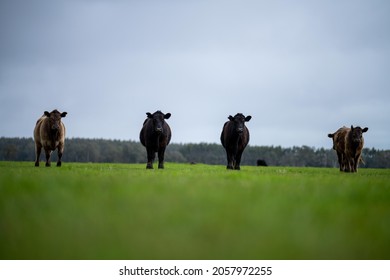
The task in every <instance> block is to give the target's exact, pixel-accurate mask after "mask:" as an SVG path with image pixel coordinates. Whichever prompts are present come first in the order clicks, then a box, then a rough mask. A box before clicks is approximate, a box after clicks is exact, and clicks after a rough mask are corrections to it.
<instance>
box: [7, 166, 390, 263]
mask: <svg viewBox="0 0 390 280" xmlns="http://www.w3.org/2000/svg"><path fill="white" fill-rule="evenodd" d="M0 259H223V260H224V259H390V170H389V169H363V168H362V169H360V170H359V172H358V173H355V174H350V173H342V172H339V171H338V169H337V168H332V169H330V168H290V167H260V168H259V167H250V166H242V168H241V171H232V170H226V167H225V166H221V165H202V164H196V165H190V164H174V163H169V162H168V163H166V165H165V170H158V169H154V170H146V169H145V164H144V163H143V164H93V163H89V164H87V163H84V164H81V163H67V162H65V163H64V164H63V166H62V167H60V168H58V167H55V166H52V167H51V168H46V167H43V166H41V167H39V168H36V167H34V163H33V162H0Z"/></svg>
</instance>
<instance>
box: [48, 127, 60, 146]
mask: <svg viewBox="0 0 390 280" xmlns="http://www.w3.org/2000/svg"><path fill="white" fill-rule="evenodd" d="M58 134H59V130H58V129H55V130H53V129H51V130H50V140H51V141H52V143H55V142H56V141H57V139H58Z"/></svg>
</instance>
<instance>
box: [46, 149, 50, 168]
mask: <svg viewBox="0 0 390 280" xmlns="http://www.w3.org/2000/svg"><path fill="white" fill-rule="evenodd" d="M45 155H46V167H50V166H51V162H50V155H51V150H49V149H45Z"/></svg>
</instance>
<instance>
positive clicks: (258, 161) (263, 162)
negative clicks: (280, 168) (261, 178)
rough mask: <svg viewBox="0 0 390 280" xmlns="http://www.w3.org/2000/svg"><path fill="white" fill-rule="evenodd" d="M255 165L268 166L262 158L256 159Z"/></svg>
mask: <svg viewBox="0 0 390 280" xmlns="http://www.w3.org/2000/svg"><path fill="white" fill-rule="evenodd" d="M257 166H268V164H267V162H266V161H265V160H264V159H258V160H257Z"/></svg>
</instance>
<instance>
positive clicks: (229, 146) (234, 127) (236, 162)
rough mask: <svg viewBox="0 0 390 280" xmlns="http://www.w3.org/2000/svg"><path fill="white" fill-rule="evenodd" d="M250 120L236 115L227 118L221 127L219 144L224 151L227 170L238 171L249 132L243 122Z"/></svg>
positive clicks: (247, 117)
mask: <svg viewBox="0 0 390 280" xmlns="http://www.w3.org/2000/svg"><path fill="white" fill-rule="evenodd" d="M251 118H252V117H251V116H246V117H245V116H244V115H243V114H241V113H238V114H236V115H235V116H234V117H232V116H229V117H228V119H229V121H227V122H225V124H224V125H223V128H222V133H221V143H222V146H223V147H224V148H225V150H226V156H227V166H226V168H227V169H235V170H240V163H241V156H242V153H243V151H244V149H245V147H246V146H247V145H248V143H249V130H248V128H247V127H246V126H245V122H249V121H250V119H251Z"/></svg>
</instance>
